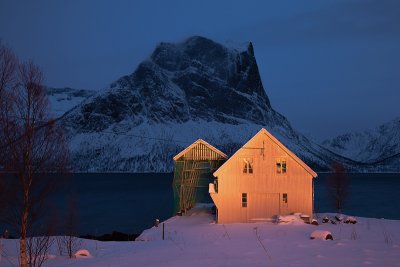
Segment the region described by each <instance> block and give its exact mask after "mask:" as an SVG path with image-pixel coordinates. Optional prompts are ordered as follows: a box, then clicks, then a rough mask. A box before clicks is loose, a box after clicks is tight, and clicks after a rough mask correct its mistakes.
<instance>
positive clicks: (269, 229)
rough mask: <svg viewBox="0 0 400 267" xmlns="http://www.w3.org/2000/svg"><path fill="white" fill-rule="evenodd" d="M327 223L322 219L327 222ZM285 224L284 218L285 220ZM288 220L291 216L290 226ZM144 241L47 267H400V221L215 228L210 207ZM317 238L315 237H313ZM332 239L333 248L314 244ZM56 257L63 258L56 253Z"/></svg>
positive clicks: (104, 246) (6, 260)
mask: <svg viewBox="0 0 400 267" xmlns="http://www.w3.org/2000/svg"><path fill="white" fill-rule="evenodd" d="M324 216H327V217H329V218H334V216H335V214H319V215H318V216H316V218H317V219H318V220H319V222H321V220H322V218H324ZM285 217H286V216H285ZM288 218H290V217H287V219H288ZM160 224H164V226H165V232H164V240H162V227H152V228H150V229H147V230H146V231H144V232H143V233H142V235H141V236H140V239H141V240H147V242H99V241H94V240H83V244H82V245H83V247H85V248H86V249H87V250H88V251H90V255H92V257H84V258H76V259H69V258H67V257H65V256H56V257H55V258H53V259H50V260H48V261H47V262H46V263H45V266H46V267H56V266H57V267H58V266H60V267H63V266H85V267H91V266H92V267H106V266H121V267H130V266H155V267H157V266H178V267H179V266H191V267H204V266H207V267H214V266H232V267H239V266H240V267H242V266H251V267H258V266H260V267H261V266H300V267H301V266H304V267H317V266H324V267H329V266H376V267H378V266H379V267H381V266H400V231H399V230H398V229H400V221H394V220H384V219H372V218H357V224H345V223H337V224H331V223H326V224H320V225H317V226H316V225H311V224H305V223H303V222H300V221H298V219H296V220H295V221H294V223H284V224H276V223H272V222H258V223H247V224H244V223H234V224H225V225H223V224H216V223H215V221H214V216H213V215H212V214H211V213H210V208H209V207H207V206H202V207H198V208H196V209H193V210H192V211H191V212H190V213H188V214H187V215H185V216H175V217H172V218H170V219H168V220H166V221H163V222H160ZM314 231H316V232H314ZM328 232H329V233H331V234H332V236H333V237H334V238H333V240H332V241H329V242H322V241H321V242H318V241H316V240H310V236H315V237H316V238H317V237H318V238H320V237H323V236H324V235H325V236H326V234H327V233H328ZM17 244H18V241H17V240H7V239H6V240H3V245H4V249H3V251H2V255H3V257H2V259H1V261H0V266H2V267H3V266H4V267H9V266H10V267H11V266H18V258H17V251H18V250H17ZM52 249H53V251H50V253H51V254H52V255H57V252H56V247H53V248H52Z"/></svg>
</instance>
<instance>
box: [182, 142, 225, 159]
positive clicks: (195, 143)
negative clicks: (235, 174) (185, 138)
mask: <svg viewBox="0 0 400 267" xmlns="http://www.w3.org/2000/svg"><path fill="white" fill-rule="evenodd" d="M198 144H203V145H205V146H206V147H207V148H209V149H211V150H212V151H214V152H215V153H217V154H218V155H220V156H221V157H222V158H224V159H227V158H228V156H227V155H226V154H225V153H223V152H221V151H220V150H218V149H217V148H215V147H213V146H212V145H210V144H209V143H207V142H206V141H204V140H203V139H198V140H197V141H195V142H194V143H193V144H191V145H190V146H188V147H187V148H185V149H184V150H182V151H181V152H179V154H177V155H176V156H175V157H174V160H178V159H179V158H180V157H182V156H183V155H185V154H186V153H187V152H188V151H190V150H191V149H193V148H194V147H195V146H196V145H198Z"/></svg>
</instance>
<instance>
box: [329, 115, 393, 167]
mask: <svg viewBox="0 0 400 267" xmlns="http://www.w3.org/2000/svg"><path fill="white" fill-rule="evenodd" d="M322 145H323V146H325V147H326V148H328V149H329V150H331V151H333V152H335V153H337V154H339V155H343V156H345V157H348V158H351V159H354V160H356V161H360V162H366V163H379V164H384V165H393V164H396V163H397V165H398V164H399V163H400V117H399V118H396V119H394V120H391V121H389V122H387V123H385V124H382V125H380V126H378V127H376V128H374V129H371V130H366V131H363V132H356V133H347V134H343V135H339V136H337V137H335V138H333V139H328V140H325V141H324V142H323V143H322Z"/></svg>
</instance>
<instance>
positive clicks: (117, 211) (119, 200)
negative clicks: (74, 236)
mask: <svg viewBox="0 0 400 267" xmlns="http://www.w3.org/2000/svg"><path fill="white" fill-rule="evenodd" d="M327 176H329V174H320V175H319V176H318V177H317V178H316V179H315V180H314V189H315V202H314V203H315V210H316V212H335V209H334V206H333V205H332V201H331V200H330V198H329V197H328V194H327V191H326V178H327ZM350 176H351V177H352V181H351V186H350V195H349V199H348V201H347V202H346V205H345V207H344V209H343V213H345V214H349V215H354V216H364V217H375V218H386V219H398V220H400V202H399V197H398V196H399V195H400V174H350ZM172 179H173V174H171V173H167V174H158V173H157V174H155V173H145V174H140V173H139V174H138V173H135V174H125V173H122V174H120V173H112V174H74V175H70V177H69V183H68V184H66V185H64V186H63V190H62V192H59V193H58V194H57V196H56V200H55V201H56V202H57V203H59V204H57V205H58V206H59V210H60V211H61V212H60V213H62V212H65V211H66V210H67V204H66V202H67V201H66V200H67V199H68V198H67V197H66V195H67V192H68V191H72V192H73V196H74V199H75V200H76V206H77V207H78V208H77V209H78V225H79V231H80V234H81V235H86V234H89V235H96V236H97V235H100V234H105V233H111V232H112V231H119V232H124V233H141V232H142V231H143V230H144V229H147V228H149V227H151V226H152V225H153V223H154V220H155V219H156V218H158V219H160V220H165V219H167V218H169V217H171V216H172V209H173V191H172Z"/></svg>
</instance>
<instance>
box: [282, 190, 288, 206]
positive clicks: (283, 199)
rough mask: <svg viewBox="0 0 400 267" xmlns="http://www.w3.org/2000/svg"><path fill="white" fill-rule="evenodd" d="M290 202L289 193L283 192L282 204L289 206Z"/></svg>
mask: <svg viewBox="0 0 400 267" xmlns="http://www.w3.org/2000/svg"><path fill="white" fill-rule="evenodd" d="M288 204H289V194H288V193H282V206H284V207H287V206H288Z"/></svg>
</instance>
